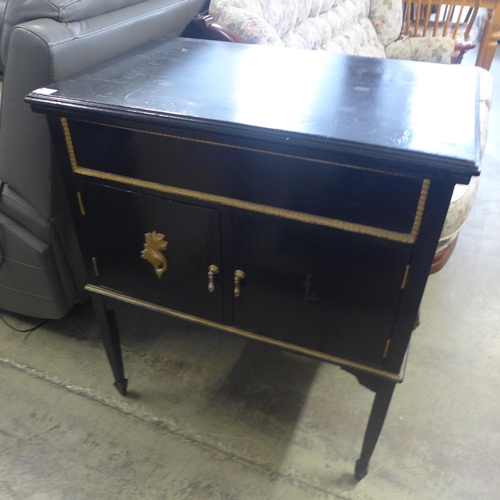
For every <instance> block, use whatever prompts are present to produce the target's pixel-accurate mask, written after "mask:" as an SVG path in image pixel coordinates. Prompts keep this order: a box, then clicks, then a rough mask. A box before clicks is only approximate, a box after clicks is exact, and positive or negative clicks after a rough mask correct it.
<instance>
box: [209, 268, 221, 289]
mask: <svg viewBox="0 0 500 500" xmlns="http://www.w3.org/2000/svg"><path fill="white" fill-rule="evenodd" d="M218 272H219V268H218V267H217V266H215V265H213V264H212V265H211V266H209V268H208V291H209V292H210V293H212V292H213V291H214V290H215V285H214V275H215V274H217V273H218Z"/></svg>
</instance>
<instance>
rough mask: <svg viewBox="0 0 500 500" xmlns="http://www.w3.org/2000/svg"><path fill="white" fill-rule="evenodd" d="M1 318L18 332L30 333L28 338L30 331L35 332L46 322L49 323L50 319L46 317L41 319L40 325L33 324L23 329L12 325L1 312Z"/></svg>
mask: <svg viewBox="0 0 500 500" xmlns="http://www.w3.org/2000/svg"><path fill="white" fill-rule="evenodd" d="M0 320H2V321H3V322H4V323H5V324H6V325H7V326H8V327H9V328H12V330H14V331H16V332H19V333H27V334H28V335H26V337H25V338H28V336H29V335H30V333H32V332H34V331H35V330H36V329H37V328H40V327H41V326H43V325H45V323H47V322H48V321H50V320H48V319H44V320H43V321H41V322H40V323H39V324H38V325H35V326H32V327H31V328H28V329H26V330H21V329H19V328H16V327H15V326H12V325H11V324H10V323H9V322H8V321H7V320H6V319H5V318H4V317H3V314H0Z"/></svg>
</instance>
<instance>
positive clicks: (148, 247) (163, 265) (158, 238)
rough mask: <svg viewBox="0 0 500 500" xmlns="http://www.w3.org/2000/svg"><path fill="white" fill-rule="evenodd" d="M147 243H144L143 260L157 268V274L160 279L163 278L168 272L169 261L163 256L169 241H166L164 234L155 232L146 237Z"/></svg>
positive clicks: (147, 234)
mask: <svg viewBox="0 0 500 500" xmlns="http://www.w3.org/2000/svg"><path fill="white" fill-rule="evenodd" d="M144 237H145V238H146V243H144V250H143V251H142V252H141V258H142V259H144V260H147V261H148V262H150V263H151V264H152V266H153V267H154V268H155V273H156V276H158V278H161V277H162V275H163V273H164V272H165V271H166V270H167V266H168V264H167V259H166V257H165V256H164V255H163V254H162V251H164V250H165V249H166V248H167V245H168V241H165V240H164V239H163V238H165V235H164V234H161V233H157V232H156V231H153V232H152V233H146V234H145V235H144Z"/></svg>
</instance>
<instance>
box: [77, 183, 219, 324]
mask: <svg viewBox="0 0 500 500" xmlns="http://www.w3.org/2000/svg"><path fill="white" fill-rule="evenodd" d="M81 196H82V200H83V205H84V207H85V212H86V220H87V223H88V227H89V233H90V238H91V242H89V243H90V244H88V245H87V248H89V252H90V254H91V255H88V256H87V258H89V259H91V258H95V259H96V263H97V269H98V273H99V277H98V278H96V284H99V285H100V286H104V287H107V288H110V289H113V290H116V291H119V292H122V293H125V294H127V295H130V296H132V297H135V298H138V299H142V300H146V301H148V302H152V303H155V304H159V305H162V306H165V307H168V308H172V309H175V310H178V311H182V312H185V313H188V314H193V315H195V316H199V317H202V318H206V319H210V320H213V321H218V322H220V321H222V290H221V286H220V283H222V280H221V273H220V272H219V273H218V274H216V275H215V276H214V278H213V280H214V287H213V291H212V292H210V291H209V287H208V285H209V279H208V272H209V266H211V265H216V266H217V267H218V268H219V269H220V267H221V265H220V242H219V241H220V238H219V231H220V230H219V224H220V222H219V212H218V211H217V210H210V209H206V208H200V207H195V206H193V205H189V204H186V203H179V202H174V201H170V200H166V199H163V198H159V197H155V196H147V195H143V194H138V193H132V192H129V191H125V190H122V189H116V188H111V187H108V186H103V185H98V184H93V183H87V182H84V183H82V186H81ZM153 231H156V232H157V233H160V234H163V235H164V241H165V242H167V245H166V248H165V249H164V250H163V251H162V253H163V255H164V256H165V258H166V266H167V267H166V271H165V272H164V273H163V274H161V276H160V277H158V276H157V273H156V271H155V267H154V266H153V265H152V264H151V263H150V262H149V261H147V260H145V259H144V258H142V257H141V253H142V251H143V250H144V248H145V247H144V245H145V234H146V233H152V232H153ZM153 254H154V252H153ZM161 267H163V264H161Z"/></svg>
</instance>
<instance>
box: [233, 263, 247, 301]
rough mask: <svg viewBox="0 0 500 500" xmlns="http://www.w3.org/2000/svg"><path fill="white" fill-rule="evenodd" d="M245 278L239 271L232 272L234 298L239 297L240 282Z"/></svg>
mask: <svg viewBox="0 0 500 500" xmlns="http://www.w3.org/2000/svg"><path fill="white" fill-rule="evenodd" d="M244 277H245V273H244V272H243V271H240V270H239V269H238V270H237V271H235V272H234V296H235V297H239V296H240V291H241V289H240V281H241V280H242V279H243V278H244Z"/></svg>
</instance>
